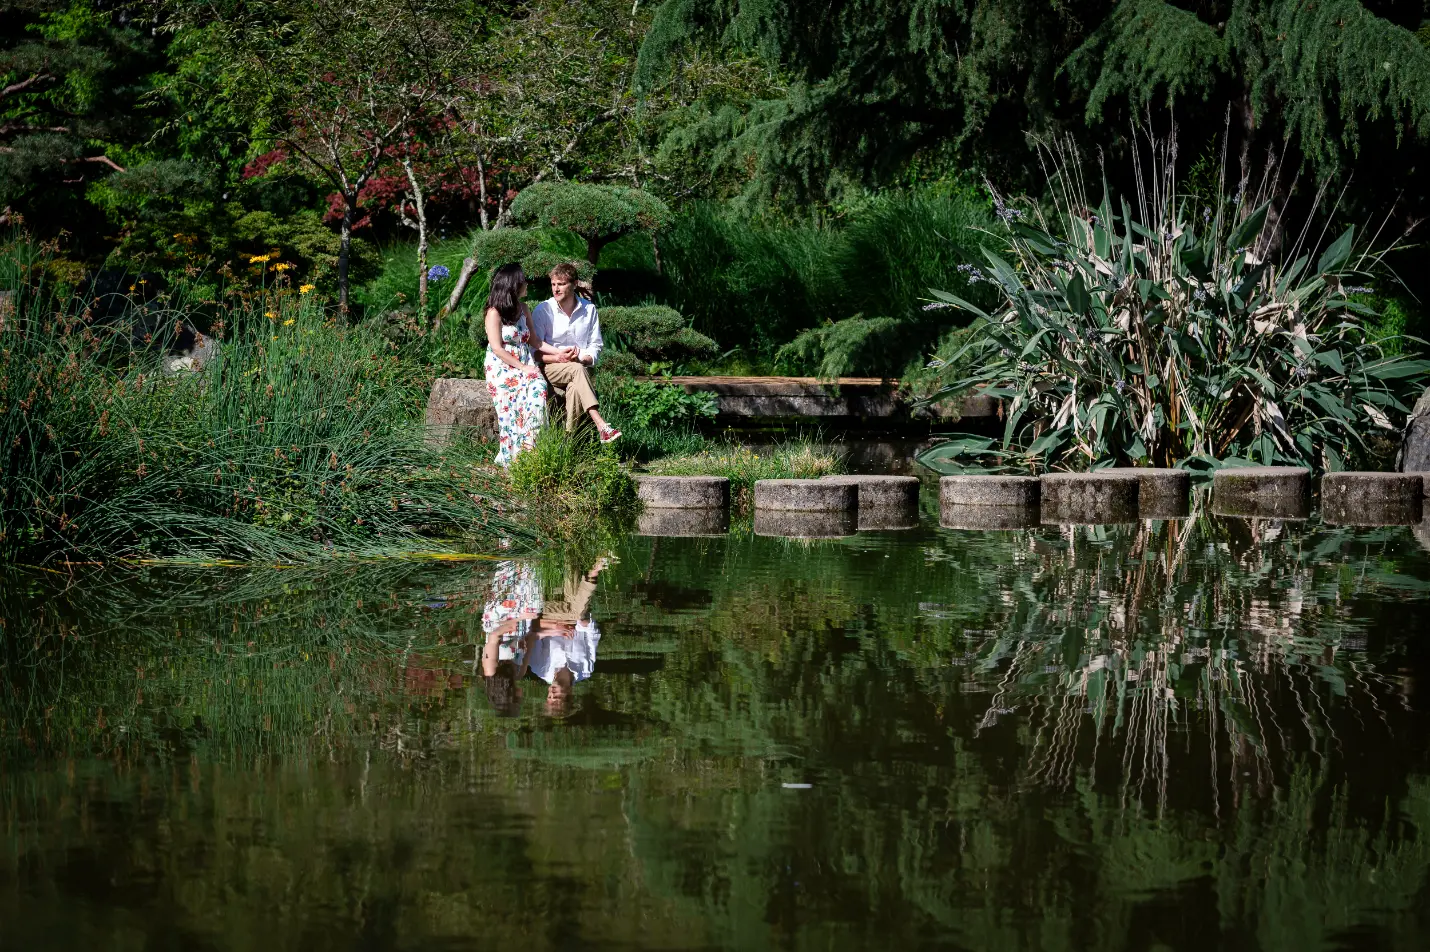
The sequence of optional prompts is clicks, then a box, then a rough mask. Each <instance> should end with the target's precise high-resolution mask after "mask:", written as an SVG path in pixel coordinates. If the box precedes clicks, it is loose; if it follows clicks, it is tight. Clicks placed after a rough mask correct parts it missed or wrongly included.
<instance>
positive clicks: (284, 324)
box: [283, 317, 293, 327]
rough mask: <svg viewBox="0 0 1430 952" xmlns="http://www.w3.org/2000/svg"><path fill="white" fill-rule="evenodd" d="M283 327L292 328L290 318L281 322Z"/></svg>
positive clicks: (291, 319)
mask: <svg viewBox="0 0 1430 952" xmlns="http://www.w3.org/2000/svg"><path fill="white" fill-rule="evenodd" d="M283 326H284V327H292V326H293V318H291V317H290V318H288V320H286V321H284V322H283Z"/></svg>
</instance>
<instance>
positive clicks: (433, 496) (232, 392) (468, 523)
mask: <svg viewBox="0 0 1430 952" xmlns="http://www.w3.org/2000/svg"><path fill="white" fill-rule="evenodd" d="M8 250H9V251H10V252H11V253H12V254H14V255H15V256H16V257H17V262H15V263H7V265H6V268H7V270H6V271H5V272H4V274H3V279H4V289H5V290H6V291H8V292H9V293H10V296H11V298H12V301H13V313H12V314H11V315H10V317H9V318H8V319H7V326H6V328H5V330H4V331H0V334H3V347H0V440H3V447H4V449H3V453H4V457H3V461H4V468H3V472H0V559H4V560H7V561H17V560H24V561H43V560H50V559H85V560H112V559H120V558H135V557H168V558H181V559H198V560H208V559H240V560H257V561H293V560H309V559H316V558H324V557H332V556H339V555H351V556H380V555H389V554H394V553H398V552H403V551H408V550H411V549H412V548H414V547H419V548H431V547H433V546H440V545H442V544H444V540H450V539H453V538H455V537H459V536H472V537H475V538H476V539H477V540H478V542H477V544H482V541H481V540H485V541H486V542H491V541H492V540H493V539H494V537H496V536H498V535H500V536H502V537H505V538H517V539H524V538H529V533H528V532H527V531H526V530H525V529H523V528H522V527H521V526H520V525H519V523H518V520H517V517H516V511H515V507H513V506H512V505H511V504H510V503H509V501H508V499H507V494H506V492H505V491H504V489H503V487H502V485H501V483H500V482H499V481H498V478H497V477H496V476H495V475H494V474H493V473H492V472H491V471H490V470H489V469H487V468H485V467H481V466H478V465H476V463H477V460H476V459H474V458H469V457H470V454H469V453H468V452H467V451H466V450H464V449H463V448H461V447H454V448H453V449H452V450H450V451H449V452H447V453H445V454H439V453H438V452H436V451H435V450H433V449H431V448H429V447H428V446H427V445H426V444H425V443H424V441H423V432H422V428H421V426H420V421H419V420H418V419H417V412H418V408H419V407H420V406H421V394H420V392H419V390H418V389H417V387H416V382H415V380H414V378H412V377H411V376H410V375H409V374H408V372H407V370H406V369H405V368H404V367H403V366H402V365H401V364H399V363H398V362H397V360H396V358H395V357H394V356H393V355H392V354H391V353H390V352H389V351H388V350H387V348H385V347H384V345H383V342H382V341H381V340H380V339H378V338H377V337H375V336H374V335H373V334H371V333H369V332H366V331H364V330H362V329H354V328H348V327H344V326H342V325H341V324H339V323H338V322H337V321H336V320H335V319H334V318H333V317H332V316H330V315H329V314H327V313H326V312H325V310H324V309H323V307H322V306H321V305H320V304H318V303H317V302H315V301H314V300H312V298H311V297H310V296H309V295H308V294H305V293H302V292H301V291H299V290H296V289H289V288H287V287H285V286H283V284H282V282H280V283H279V286H278V287H274V288H268V289H265V290H263V291H261V292H259V293H256V294H253V295H249V296H246V297H244V298H239V299H236V300H234V301H233V302H232V303H230V304H226V305H222V306H221V307H220V310H219V317H218V319H217V321H216V323H215V325H214V326H213V336H214V337H215V338H216V339H218V340H219V346H218V348H217V354H216V356H213V357H211V358H209V359H208V360H206V361H205V362H204V364H203V367H202V369H201V370H197V371H191V372H173V371H171V370H169V369H167V368H166V366H165V361H164V357H165V355H166V353H167V346H166V342H165V341H164V340H161V339H153V338H149V339H139V340H135V339H134V338H133V337H132V335H131V334H130V333H129V329H128V325H127V324H126V322H123V321H121V322H119V323H114V324H109V325H103V324H101V323H100V322H99V321H98V320H96V319H95V318H94V316H93V315H92V314H91V312H89V311H88V310H86V309H84V307H83V302H73V301H66V300H64V299H61V298H59V297H57V296H56V295H55V294H54V293H53V290H52V289H51V288H49V287H47V286H46V285H45V284H44V282H43V281H41V280H38V279H37V278H35V275H36V274H37V273H39V271H40V269H38V268H37V267H36V265H37V264H38V258H39V256H40V254H41V252H39V251H38V250H37V249H35V248H34V247H33V246H32V245H31V244H30V243H28V242H27V241H25V240H24V239H16V240H14V241H12V242H11V246H10V248H9V249H8ZM170 306H171V307H172V308H173V310H174V313H175V314H176V315H182V314H184V313H186V307H187V303H186V302H185V301H183V300H182V298H176V299H174V300H171V301H170ZM172 323H173V322H172V321H171V322H169V324H170V325H171V326H172Z"/></svg>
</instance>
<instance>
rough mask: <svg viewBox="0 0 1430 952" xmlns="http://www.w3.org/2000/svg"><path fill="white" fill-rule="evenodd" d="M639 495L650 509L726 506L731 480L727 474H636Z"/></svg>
mask: <svg viewBox="0 0 1430 952" xmlns="http://www.w3.org/2000/svg"><path fill="white" fill-rule="evenodd" d="M636 495H637V497H639V498H640V501H641V502H642V503H644V504H645V507H646V508H647V509H725V508H727V507H728V506H729V505H730V481H729V480H728V479H726V478H725V477H724V476H637V477H636Z"/></svg>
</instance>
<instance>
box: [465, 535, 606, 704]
mask: <svg viewBox="0 0 1430 952" xmlns="http://www.w3.org/2000/svg"><path fill="white" fill-rule="evenodd" d="M608 563H609V560H608V559H605V558H602V559H598V560H597V561H596V564H595V565H594V566H592V567H591V570H590V571H589V572H587V573H585V574H584V575H580V576H576V575H573V574H570V573H568V574H567V576H566V580H565V585H564V586H563V591H562V597H561V598H560V599H552V600H549V601H543V599H542V596H541V583H540V581H539V580H538V579H537V577H536V566H535V565H533V564H532V563H530V562H504V563H502V565H501V567H500V568H498V569H497V571H496V574H495V576H493V578H492V598H491V600H489V601H488V602H487V604H486V606H485V609H484V610H483V611H482V630H483V631H484V632H486V642H485V644H484V645H483V646H482V657H481V664H482V678H483V680H484V681H485V683H486V690H487V697H488V698H489V699H490V700H491V702H492V708H493V709H495V710H496V712H497V714H499V715H501V716H503V717H515V716H516V715H517V714H518V713H519V712H520V710H521V696H522V691H521V679H522V678H524V677H525V676H526V672H527V671H531V672H532V673H533V674H535V675H536V676H537V677H538V678H540V679H541V680H543V681H545V682H546V683H547V684H548V685H550V687H548V688H547V691H546V712H547V713H548V714H551V715H553V716H560V715H562V714H565V713H566V709H567V707H568V706H569V705H570V700H571V688H572V686H573V685H574V684H575V683H576V682H577V681H584V680H586V679H587V678H589V677H590V676H591V671H592V669H594V668H595V666H596V643H597V642H599V641H600V640H601V630H600V629H599V628H597V627H596V622H595V620H594V619H592V618H591V608H590V606H591V596H592V595H594V594H595V593H596V578H597V576H599V575H600V574H601V570H602V569H604V568H605V567H606V566H607V564H608Z"/></svg>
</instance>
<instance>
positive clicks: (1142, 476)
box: [1098, 466, 1192, 519]
mask: <svg viewBox="0 0 1430 952" xmlns="http://www.w3.org/2000/svg"><path fill="white" fill-rule="evenodd" d="M1098 472H1099V473H1107V474H1108V475H1117V476H1133V477H1135V478H1136V479H1137V515H1138V516H1139V517H1141V518H1143V519H1180V518H1182V517H1183V516H1187V515H1190V514H1191V503H1190V500H1189V498H1188V497H1189V496H1190V494H1191V491H1192V474H1191V473H1189V472H1187V471H1186V470H1185V469H1163V468H1158V467H1152V466H1112V467H1109V468H1108V469H1100V470H1098Z"/></svg>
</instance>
